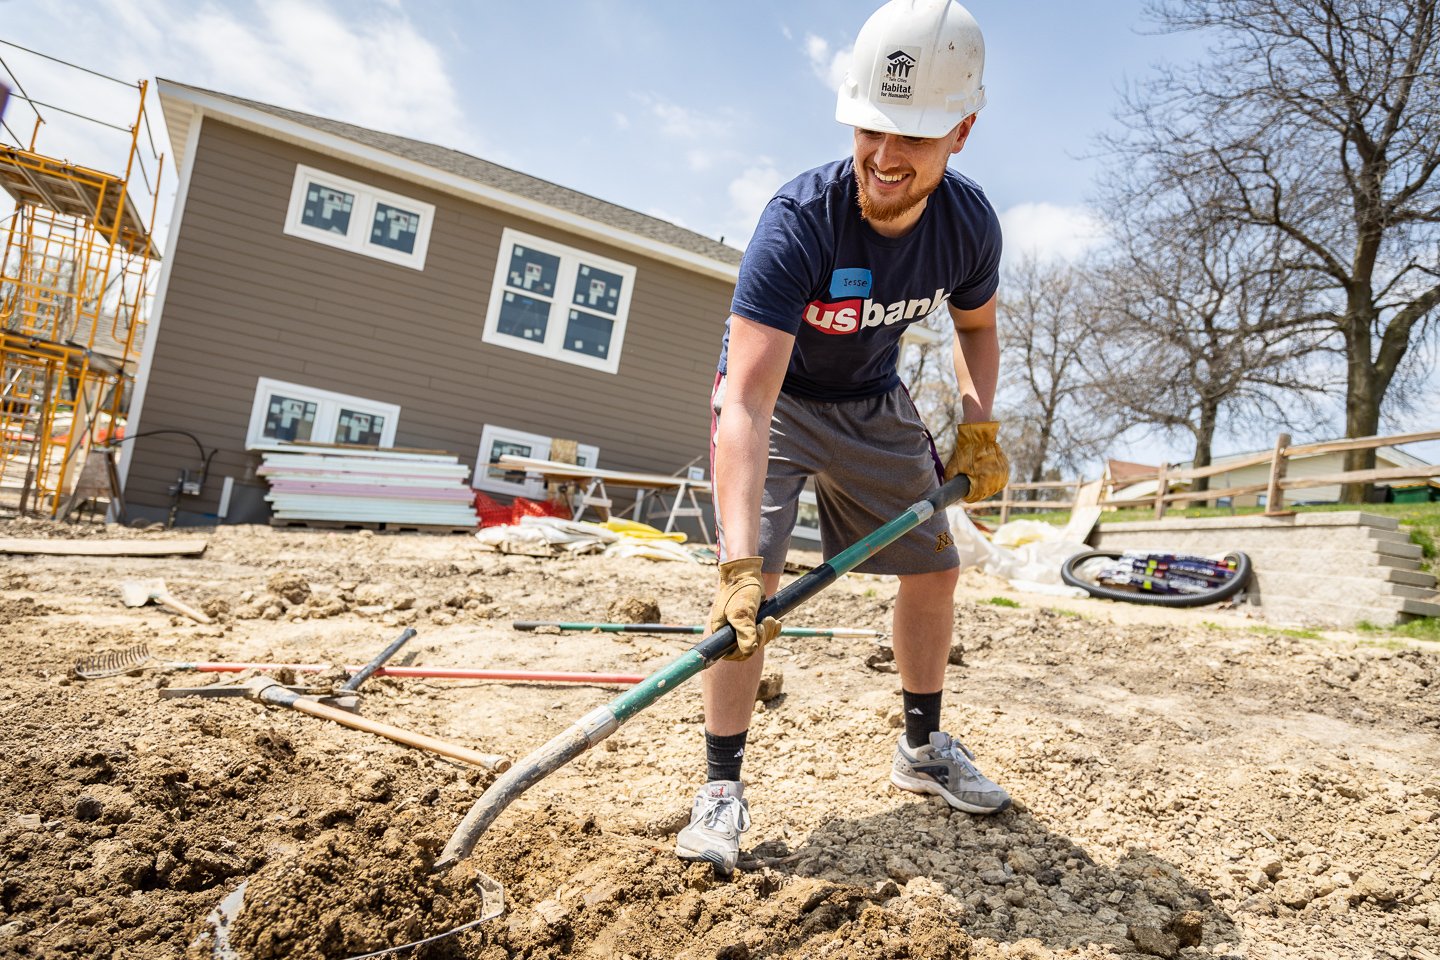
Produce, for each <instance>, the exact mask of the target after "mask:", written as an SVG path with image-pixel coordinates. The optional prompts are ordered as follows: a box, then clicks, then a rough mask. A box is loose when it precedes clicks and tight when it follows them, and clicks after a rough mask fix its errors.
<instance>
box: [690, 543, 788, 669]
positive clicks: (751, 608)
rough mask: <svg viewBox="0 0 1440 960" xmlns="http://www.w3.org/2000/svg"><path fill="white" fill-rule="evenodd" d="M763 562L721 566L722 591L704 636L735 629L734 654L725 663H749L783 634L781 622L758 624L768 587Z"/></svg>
mask: <svg viewBox="0 0 1440 960" xmlns="http://www.w3.org/2000/svg"><path fill="white" fill-rule="evenodd" d="M761 562H762V561H761V559H760V558H759V557H741V558H739V559H738V560H727V561H725V562H724V563H722V564H720V589H719V590H718V591H717V592H716V594H715V605H714V606H713V607H711V608H710V622H709V624H708V625H707V626H706V628H705V632H706V633H707V634H711V633H714V632H715V631H716V630H719V629H720V628H721V627H723V626H725V624H727V623H728V624H730V625H731V626H733V627H734V628H735V643H736V647H735V651H734V652H733V653H730V654H728V655H727V656H726V657H725V659H726V660H748V659H750V657H751V655H753V654H754V653H755V651H756V650H759V649H760V648H761V647H763V646H764V645H765V644H767V643H769V642H770V641H771V640H774V639H775V638H776V637H777V636H779V634H780V621H779V620H776V619H775V618H774V617H766V618H765V619H764V620H763V621H761V622H760V623H759V624H757V623H756V622H755V614H757V613H759V612H760V601H761V600H763V599H765V587H764V585H763V584H762V583H761V582H760V564H761Z"/></svg>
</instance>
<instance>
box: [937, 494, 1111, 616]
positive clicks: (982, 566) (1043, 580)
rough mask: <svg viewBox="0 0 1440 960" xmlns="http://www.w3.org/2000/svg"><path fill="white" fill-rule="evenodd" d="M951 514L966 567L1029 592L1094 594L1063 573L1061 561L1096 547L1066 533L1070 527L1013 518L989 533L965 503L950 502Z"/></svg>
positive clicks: (961, 556)
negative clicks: (1067, 579)
mask: <svg viewBox="0 0 1440 960" xmlns="http://www.w3.org/2000/svg"><path fill="white" fill-rule="evenodd" d="M946 516H947V517H948V518H949V520H950V533H951V535H952V536H954V538H955V549H956V550H958V551H959V552H960V569H961V570H966V569H969V568H970V567H976V568H978V569H979V570H980V571H981V572H983V573H988V574H990V575H991V576H993V577H999V578H1000V579H1002V580H1007V581H1009V583H1010V586H1011V587H1013V588H1014V589H1016V590H1020V591H1022V592H1025V593H1045V594H1052V595H1054V596H1061V597H1086V596H1089V594H1087V593H1086V592H1085V591H1084V590H1081V589H1080V588H1079V587H1072V586H1070V585H1068V584H1066V583H1065V582H1064V581H1063V580H1061V579H1060V567H1061V565H1062V564H1064V563H1065V561H1066V560H1068V559H1070V558H1071V557H1073V556H1074V555H1075V554H1077V553H1082V552H1084V551H1086V550H1089V549H1090V548H1089V547H1088V546H1086V545H1085V544H1084V543H1083V542H1080V541H1076V540H1066V539H1064V534H1065V529H1064V528H1062V527H1057V526H1054V525H1053V524H1049V523H1045V522H1043V521H1040V520H1012V521H1010V522H1009V523H1007V524H1004V525H1002V526H1001V527H999V528H998V529H997V530H996V531H995V533H994V535H993V537H990V538H987V537H986V536H985V534H983V533H981V532H980V529H979V528H978V527H976V526H975V524H974V522H973V521H972V520H971V519H970V517H969V516H968V515H967V514H966V513H965V511H964V510H963V509H962V508H960V507H950V508H949V509H948V510H947V511H946Z"/></svg>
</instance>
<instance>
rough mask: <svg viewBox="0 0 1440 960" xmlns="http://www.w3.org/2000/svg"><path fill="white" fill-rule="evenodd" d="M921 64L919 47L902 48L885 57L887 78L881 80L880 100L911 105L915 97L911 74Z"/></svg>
mask: <svg viewBox="0 0 1440 960" xmlns="http://www.w3.org/2000/svg"><path fill="white" fill-rule="evenodd" d="M919 63H920V49H919V48H918V47H900V48H898V49H896V50H895V51H893V52H892V53H890V54H889V55H887V56H886V57H885V76H884V77H883V78H882V79H881V80H880V99H882V100H893V101H897V102H900V103H909V102H910V100H911V99H912V98H913V97H914V95H915V85H914V83H913V82H912V81H911V79H910V74H911V73H912V72H913V71H914V70H915V67H916V66H917V65H918V64H919Z"/></svg>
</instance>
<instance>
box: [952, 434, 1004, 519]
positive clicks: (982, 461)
mask: <svg viewBox="0 0 1440 960" xmlns="http://www.w3.org/2000/svg"><path fill="white" fill-rule="evenodd" d="M999 432H1000V424H998V423H996V422H995V421H994V420H988V421H986V422H985V423H961V424H957V425H956V427H955V452H954V453H952V454H950V460H949V461H948V462H947V463H946V464H945V479H946V480H947V481H948V480H950V479H951V478H953V477H954V476H955V475H956V474H957V473H963V474H965V475H966V476H967V477H969V478H970V492H969V493H967V494H966V495H965V502H966V503H975V502H976V501H978V500H984V499H985V498H986V497H988V496H991V495H992V494H995V493H998V492H999V491H1001V490H1003V489H1004V488H1005V484H1006V483H1008V482H1009V481H1010V461H1009V460H1008V459H1007V458H1006V456H1005V451H1003V450H1001V449H1000V443H999V441H998V440H996V436H997V434H999Z"/></svg>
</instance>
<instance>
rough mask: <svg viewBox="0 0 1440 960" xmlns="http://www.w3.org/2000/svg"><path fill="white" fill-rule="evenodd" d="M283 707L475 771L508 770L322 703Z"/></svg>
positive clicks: (494, 759)
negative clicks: (481, 768) (402, 745)
mask: <svg viewBox="0 0 1440 960" xmlns="http://www.w3.org/2000/svg"><path fill="white" fill-rule="evenodd" d="M287 706H290V707H293V708H295V709H296V710H299V711H300V712H301V713H308V714H310V716H312V717H322V718H324V719H326V720H334V721H335V722H336V723H338V724H342V725H343V726H347V727H350V728H352V729H355V730H364V731H365V732H366V733H375V734H379V735H380V736H382V737H388V738H389V739H391V740H394V741H395V742H396V743H403V744H405V745H406V746H410V747H418V748H420V749H421V750H429V751H430V752H431V753H438V754H440V756H442V757H449V758H450V759H452V760H459V761H461V762H462V763H470V764H474V765H475V766H477V767H484V768H485V769H486V770H495V771H497V772H499V771H504V770H508V769H510V761H509V759H507V758H506V757H502V756H499V755H497V754H493V753H480V752H479V751H476V750H471V749H469V748H468V747H462V746H459V745H457V744H453V743H447V742H446V741H444V740H439V739H436V738H435V737H431V736H428V735H426V734H423V733H415V732H414V731H411V730H405V729H402V728H400V727H396V726H391V725H390V724H388V723H383V722H381V721H379V720H371V719H369V718H367V717H362V716H359V715H357V714H353V713H350V712H349V711H346V710H341V709H340V708H338V707H332V706H329V705H328V704H324V703H316V702H315V701H314V700H304V699H297V700H295V701H294V702H292V703H289V704H287Z"/></svg>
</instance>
